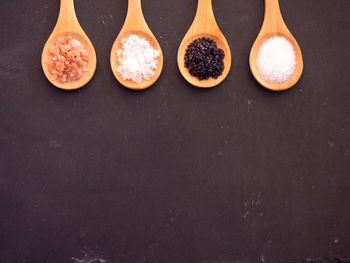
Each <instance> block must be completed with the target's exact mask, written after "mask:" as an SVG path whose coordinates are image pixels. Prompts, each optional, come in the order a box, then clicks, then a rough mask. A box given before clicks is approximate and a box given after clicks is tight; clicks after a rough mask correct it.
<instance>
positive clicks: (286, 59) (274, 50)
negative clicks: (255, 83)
mask: <svg viewBox="0 0 350 263" xmlns="http://www.w3.org/2000/svg"><path fill="white" fill-rule="evenodd" d="M256 64H257V68H258V71H259V73H260V75H261V76H262V78H263V79H264V80H266V81H268V82H270V83H281V82H284V81H286V80H288V79H289V78H290V77H291V76H292V75H293V73H294V71H295V67H296V64H297V61H296V55H295V51H294V48H293V45H292V44H291V43H290V42H289V41H288V40H287V39H286V38H284V37H278V36H276V37H271V38H269V39H268V40H266V41H265V42H264V43H263V44H262V45H261V47H260V49H259V51H258V57H257V60H256Z"/></svg>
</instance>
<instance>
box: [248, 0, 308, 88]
mask: <svg viewBox="0 0 350 263" xmlns="http://www.w3.org/2000/svg"><path fill="white" fill-rule="evenodd" d="M274 36H282V37H285V38H286V39H287V40H289V42H290V43H291V44H292V45H293V47H294V51H295V55H296V60H297V64H296V68H295V71H294V74H293V75H292V76H291V77H290V78H289V79H288V80H286V81H284V82H281V83H270V82H267V81H265V80H264V79H263V78H262V77H261V76H260V74H259V71H258V68H257V65H256V59H257V56H258V52H259V49H260V46H261V45H262V44H263V43H264V42H265V41H266V40H268V39H269V38H271V37H274ZM249 64H250V69H251V71H252V74H253V76H254V78H255V79H256V80H257V81H258V82H259V83H260V84H261V85H262V86H263V87H265V88H267V89H270V90H273V91H281V90H286V89H289V88H291V87H293V86H294V85H295V84H296V83H297V82H298V80H299V79H300V77H301V74H302V72H303V67H304V64H303V57H302V54H301V50H300V47H299V45H298V43H297V41H296V40H295V39H294V37H293V35H292V34H291V33H290V31H289V30H288V28H287V26H286V24H285V23H284V20H283V17H282V14H281V10H280V7H279V3H278V0H265V18H264V23H263V26H262V28H261V31H260V33H259V35H258V37H257V39H256V41H255V43H254V45H253V47H252V50H251V52H250V58H249Z"/></svg>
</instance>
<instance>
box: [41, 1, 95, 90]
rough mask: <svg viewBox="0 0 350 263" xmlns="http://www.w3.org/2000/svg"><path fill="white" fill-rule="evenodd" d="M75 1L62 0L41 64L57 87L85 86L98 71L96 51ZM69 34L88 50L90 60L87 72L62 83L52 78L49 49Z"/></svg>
mask: <svg viewBox="0 0 350 263" xmlns="http://www.w3.org/2000/svg"><path fill="white" fill-rule="evenodd" d="M73 1H74V0H61V8H60V14H59V17H58V20H57V23H56V26H55V28H54V30H53V32H52V33H51V35H50V37H49V39H48V40H47V42H46V44H45V46H44V49H43V52H42V56H41V66H42V68H43V71H44V74H45V76H46V78H47V79H48V80H49V81H50V82H51V83H52V84H53V85H54V86H56V87H57V88H60V89H64V90H75V89H79V88H81V87H83V86H85V85H86V84H87V83H88V82H89V81H90V80H91V79H92V77H93V75H94V73H95V71H96V52H95V49H94V47H93V45H92V43H91V41H90V39H89V38H88V36H87V35H86V34H85V32H84V30H83V29H82V28H81V26H80V24H79V21H78V19H77V17H76V14H75V10H74V2H73ZM68 36H71V37H73V38H74V39H77V40H78V41H79V42H80V43H82V44H83V45H84V48H85V49H86V50H87V52H88V54H89V61H88V65H87V68H88V71H87V72H85V73H84V74H83V76H82V77H81V78H80V79H79V80H77V81H72V82H65V83H61V82H59V81H56V80H53V79H52V77H51V73H50V71H49V69H48V61H49V59H50V52H49V50H50V47H52V46H54V45H55V42H56V40H57V38H58V37H68Z"/></svg>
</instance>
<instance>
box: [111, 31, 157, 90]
mask: <svg viewBox="0 0 350 263" xmlns="http://www.w3.org/2000/svg"><path fill="white" fill-rule="evenodd" d="M121 43H122V47H121V49H118V50H117V54H116V55H117V60H118V63H119V67H118V74H119V75H120V76H121V78H122V79H123V80H132V81H134V82H137V83H140V82H141V81H143V80H149V79H151V78H152V77H153V76H154V74H155V71H156V69H157V65H158V58H159V56H160V50H155V49H154V48H153V47H152V46H151V45H150V43H149V42H148V41H147V40H146V39H145V38H140V37H138V36H137V35H134V34H131V35H129V36H128V37H127V38H124V39H122V41H121Z"/></svg>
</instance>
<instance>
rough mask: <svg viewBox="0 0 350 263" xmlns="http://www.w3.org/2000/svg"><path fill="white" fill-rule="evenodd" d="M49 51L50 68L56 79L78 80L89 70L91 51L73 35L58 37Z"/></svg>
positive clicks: (61, 80) (52, 75) (62, 80)
mask: <svg viewBox="0 0 350 263" xmlns="http://www.w3.org/2000/svg"><path fill="white" fill-rule="evenodd" d="M49 53H50V59H49V61H48V62H47V63H48V69H49V71H50V73H51V77H52V80H54V81H58V82H60V83H65V82H73V81H77V80H79V79H80V78H81V77H82V76H83V74H84V73H85V72H87V71H88V67H87V64H88V60H89V53H88V52H87V50H86V49H85V48H84V45H83V44H82V43H80V42H79V41H78V40H76V39H74V38H73V37H71V36H68V37H58V38H57V40H56V43H55V45H54V46H52V47H50V49H49Z"/></svg>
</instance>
